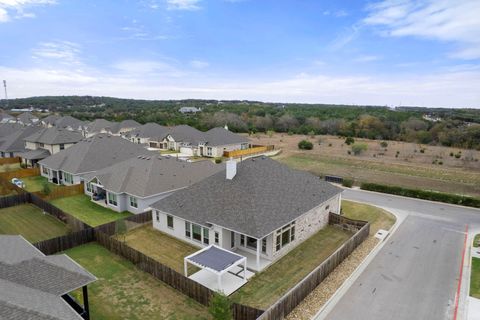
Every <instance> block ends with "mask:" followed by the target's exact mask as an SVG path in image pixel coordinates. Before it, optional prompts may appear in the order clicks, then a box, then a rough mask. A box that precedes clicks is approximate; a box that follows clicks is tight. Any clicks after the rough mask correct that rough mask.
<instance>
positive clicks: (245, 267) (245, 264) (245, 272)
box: [243, 259, 247, 281]
mask: <svg viewBox="0 0 480 320" xmlns="http://www.w3.org/2000/svg"><path fill="white" fill-rule="evenodd" d="M243 280H244V281H247V259H243Z"/></svg>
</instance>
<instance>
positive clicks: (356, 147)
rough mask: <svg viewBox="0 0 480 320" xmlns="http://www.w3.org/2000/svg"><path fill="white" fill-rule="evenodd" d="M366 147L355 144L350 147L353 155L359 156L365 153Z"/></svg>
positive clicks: (363, 144) (362, 144) (361, 144)
mask: <svg viewBox="0 0 480 320" xmlns="http://www.w3.org/2000/svg"><path fill="white" fill-rule="evenodd" d="M367 149H368V146H367V145H366V144H365V143H355V144H354V145H352V151H353V154H354V155H359V154H360V153H362V152H364V151H367Z"/></svg>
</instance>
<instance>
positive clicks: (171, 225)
mask: <svg viewBox="0 0 480 320" xmlns="http://www.w3.org/2000/svg"><path fill="white" fill-rule="evenodd" d="M167 227H169V228H172V229H173V217H172V216H170V215H167Z"/></svg>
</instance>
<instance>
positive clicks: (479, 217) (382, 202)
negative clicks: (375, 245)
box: [326, 190, 480, 320]
mask: <svg viewBox="0 0 480 320" xmlns="http://www.w3.org/2000/svg"><path fill="white" fill-rule="evenodd" d="M344 199H348V200H356V201H361V202H368V203H371V204H374V205H378V206H381V207H384V208H386V209H389V210H391V211H394V212H395V213H397V214H399V215H400V217H401V218H402V219H405V220H404V221H403V223H402V224H401V225H400V227H399V228H398V230H397V231H396V232H395V233H394V234H393V235H392V236H391V237H389V238H388V239H387V242H386V244H385V245H384V247H383V248H382V249H381V250H380V252H379V253H378V254H377V256H376V257H375V258H374V259H373V261H372V262H371V263H370V264H369V265H368V266H367V268H366V269H365V271H364V272H363V273H362V274H361V275H360V277H359V278H358V279H357V280H356V281H355V282H354V283H353V284H352V286H351V287H350V289H348V290H347V292H346V293H345V295H344V296H343V297H342V298H341V299H340V300H339V301H338V303H337V304H336V305H335V306H334V308H333V310H332V311H331V312H330V313H329V314H328V315H327V317H326V319H329V320H337V319H338V320H343V319H382V320H383V319H432V320H433V319H435V320H439V319H452V316H453V311H454V310H453V309H454V305H455V295H456V290H457V285H458V276H459V268H460V263H461V255H462V249H463V242H464V231H465V225H466V224H468V225H469V227H473V228H478V227H479V226H480V211H479V210H475V209H469V208H463V207H457V206H450V205H446V204H438V203H432V202H425V201H421V200H416V199H409V198H401V197H395V196H389V195H383V194H376V193H369V192H364V191H360V190H346V191H345V193H344ZM463 289H464V293H465V288H463ZM459 319H461V318H459Z"/></svg>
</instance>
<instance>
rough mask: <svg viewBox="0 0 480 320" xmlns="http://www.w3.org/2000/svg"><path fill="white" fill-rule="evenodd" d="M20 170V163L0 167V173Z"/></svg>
mask: <svg viewBox="0 0 480 320" xmlns="http://www.w3.org/2000/svg"><path fill="white" fill-rule="evenodd" d="M15 170H20V163H9V164H2V165H0V172H8V171H15Z"/></svg>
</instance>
